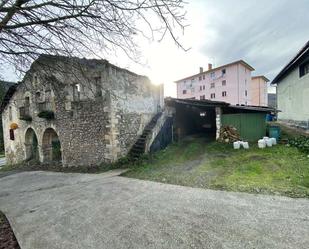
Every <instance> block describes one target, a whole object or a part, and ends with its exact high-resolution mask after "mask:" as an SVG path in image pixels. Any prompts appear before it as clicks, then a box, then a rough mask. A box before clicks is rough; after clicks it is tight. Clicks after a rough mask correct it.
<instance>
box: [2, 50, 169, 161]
mask: <svg viewBox="0 0 309 249" xmlns="http://www.w3.org/2000/svg"><path fill="white" fill-rule="evenodd" d="M163 101H164V99H163V88H162V86H155V85H153V84H151V82H150V81H149V79H148V78H147V77H145V76H140V75H137V74H135V73H132V72H130V71H127V70H125V69H121V68H119V67H116V66H114V65H112V64H110V63H109V62H108V61H106V60H87V59H79V58H67V57H60V56H45V55H42V56H40V57H39V58H38V59H37V60H36V61H35V62H34V63H33V64H32V66H31V68H30V70H29V71H28V72H27V73H26V75H25V77H24V79H23V81H22V82H21V83H19V84H18V85H17V87H15V88H14V89H10V90H9V91H8V93H7V96H6V97H5V101H4V102H3V104H2V120H3V132H4V144H5V154H6V158H7V162H8V163H9V164H16V163H20V162H22V161H24V160H32V159H37V160H39V161H40V162H42V163H45V162H46V163H49V162H53V161H61V162H62V165H63V166H85V165H87V166H89V165H97V164H100V163H102V162H113V161H116V160H117V159H119V158H121V157H123V156H126V155H127V154H128V152H129V150H130V148H131V147H132V145H133V144H134V143H135V142H136V140H137V139H138V137H139V136H140V135H141V134H142V132H143V130H144V127H145V126H146V125H147V124H148V123H149V122H150V120H151V119H152V118H153V117H154V116H155V115H156V114H157V113H158V112H159V111H160V110H161V109H162V108H163Z"/></svg>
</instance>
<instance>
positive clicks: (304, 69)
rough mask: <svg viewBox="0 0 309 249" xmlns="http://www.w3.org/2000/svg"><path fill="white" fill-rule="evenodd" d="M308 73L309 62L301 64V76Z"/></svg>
mask: <svg viewBox="0 0 309 249" xmlns="http://www.w3.org/2000/svg"><path fill="white" fill-rule="evenodd" d="M306 74H309V62H307V63H305V64H303V65H300V67H299V77H303V76H304V75H306Z"/></svg>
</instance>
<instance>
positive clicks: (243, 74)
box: [176, 60, 254, 105]
mask: <svg viewBox="0 0 309 249" xmlns="http://www.w3.org/2000/svg"><path fill="white" fill-rule="evenodd" d="M253 70H254V68H253V67H251V66H250V65H249V64H247V63H246V62H244V61H243V60H240V61H236V62H232V63H230V64H227V65H223V66H220V67H217V68H212V65H211V64H209V65H208V70H207V71H203V68H200V72H199V73H198V74H196V75H193V76H189V77H186V78H184V79H181V80H177V81H176V84H177V98H181V99H209V100H214V101H224V102H228V103H231V104H244V105H250V104H251V93H250V84H251V72H252V71H253Z"/></svg>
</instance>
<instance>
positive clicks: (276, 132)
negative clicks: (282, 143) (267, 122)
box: [269, 126, 281, 141]
mask: <svg viewBox="0 0 309 249" xmlns="http://www.w3.org/2000/svg"><path fill="white" fill-rule="evenodd" d="M280 135H281V130H280V127H279V126H270V127H269V137H274V138H276V140H277V141H278V140H279V138H280Z"/></svg>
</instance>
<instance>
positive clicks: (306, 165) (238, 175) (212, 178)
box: [124, 138, 309, 197]
mask: <svg viewBox="0 0 309 249" xmlns="http://www.w3.org/2000/svg"><path fill="white" fill-rule="evenodd" d="M124 175H125V176H127V177H133V178H139V179H147V180H153V181H159V182H165V183H171V184H179V185H185V186H192V187H200V188H211V189H223V190H229V191H244V192H253V193H264V194H278V195H286V196H291V197H309V157H307V155H305V154H302V153H301V152H299V151H298V150H297V149H295V148H291V147H287V146H286V145H277V146H275V147H272V148H266V149H263V150H261V149H258V148H257V146H255V145H252V144H251V148H250V149H249V150H243V149H242V150H234V149H233V148H232V145H227V144H219V143H215V142H213V143H207V142H206V141H205V140H204V139H202V138H191V139H187V140H185V141H182V142H180V143H175V144H173V145H170V146H169V147H168V148H167V149H166V150H164V151H160V152H158V153H156V154H155V155H153V156H152V157H151V158H149V159H148V160H145V161H144V162H141V163H140V164H138V165H136V166H134V167H133V168H132V169H131V170H130V171H128V172H127V173H125V174H124Z"/></svg>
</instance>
